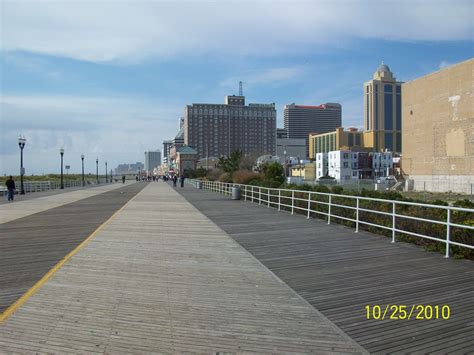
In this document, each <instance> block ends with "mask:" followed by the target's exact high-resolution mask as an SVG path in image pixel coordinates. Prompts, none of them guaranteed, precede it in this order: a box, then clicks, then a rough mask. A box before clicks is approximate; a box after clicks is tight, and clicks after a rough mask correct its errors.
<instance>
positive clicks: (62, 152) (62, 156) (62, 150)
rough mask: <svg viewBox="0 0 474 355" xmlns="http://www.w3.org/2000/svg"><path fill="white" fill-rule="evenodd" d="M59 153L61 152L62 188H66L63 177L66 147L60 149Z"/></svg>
mask: <svg viewBox="0 0 474 355" xmlns="http://www.w3.org/2000/svg"><path fill="white" fill-rule="evenodd" d="M59 154H61V189H64V180H63V179H64V177H63V158H64V149H63V148H61V149H59Z"/></svg>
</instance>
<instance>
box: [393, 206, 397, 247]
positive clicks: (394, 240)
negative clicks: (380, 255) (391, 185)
mask: <svg viewBox="0 0 474 355" xmlns="http://www.w3.org/2000/svg"><path fill="white" fill-rule="evenodd" d="M395 208H396V205H395V202H392V243H395Z"/></svg>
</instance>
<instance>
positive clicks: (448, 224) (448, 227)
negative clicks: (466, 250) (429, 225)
mask: <svg viewBox="0 0 474 355" xmlns="http://www.w3.org/2000/svg"><path fill="white" fill-rule="evenodd" d="M450 241H451V209H450V208H449V207H448V216H447V218H446V255H445V257H446V258H449V242H450Z"/></svg>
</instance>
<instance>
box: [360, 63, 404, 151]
mask: <svg viewBox="0 0 474 355" xmlns="http://www.w3.org/2000/svg"><path fill="white" fill-rule="evenodd" d="M401 86H402V82H400V81H396V79H395V77H394V76H393V73H392V72H391V71H390V68H389V67H388V66H387V65H386V64H383V63H382V64H380V65H379V67H378V68H377V70H376V71H375V73H374V76H373V78H372V80H370V81H367V82H366V83H364V129H365V131H369V132H374V138H375V141H374V150H375V151H383V150H385V149H388V150H389V151H391V152H396V153H401V151H402V135H401V133H402V132H401V131H402V94H401V93H402V91H401Z"/></svg>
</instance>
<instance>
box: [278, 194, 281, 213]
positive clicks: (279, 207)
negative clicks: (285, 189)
mask: <svg viewBox="0 0 474 355" xmlns="http://www.w3.org/2000/svg"><path fill="white" fill-rule="evenodd" d="M280 203H281V190H280V189H278V211H280V209H281V205H280Z"/></svg>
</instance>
